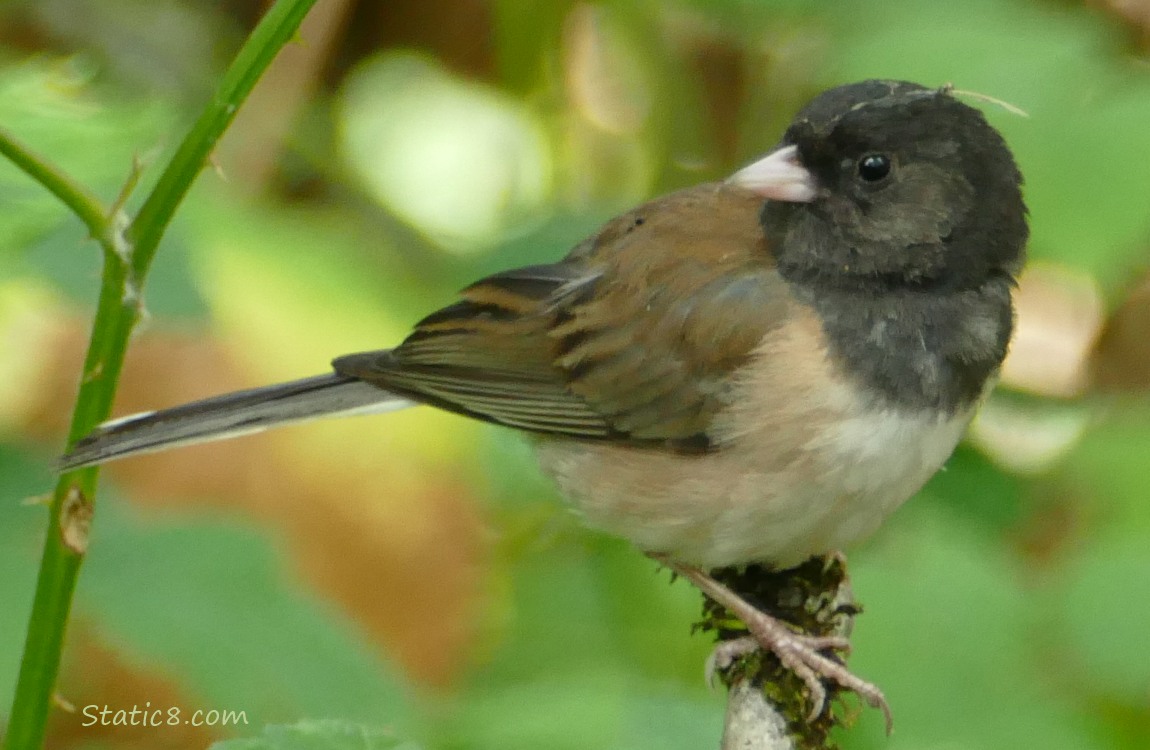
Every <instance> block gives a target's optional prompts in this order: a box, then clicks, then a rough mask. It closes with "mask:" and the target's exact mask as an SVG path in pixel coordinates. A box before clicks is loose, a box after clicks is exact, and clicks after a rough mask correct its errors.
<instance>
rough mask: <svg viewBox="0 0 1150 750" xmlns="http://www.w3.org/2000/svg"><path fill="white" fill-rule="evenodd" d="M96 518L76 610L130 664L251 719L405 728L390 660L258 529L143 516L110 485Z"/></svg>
mask: <svg viewBox="0 0 1150 750" xmlns="http://www.w3.org/2000/svg"><path fill="white" fill-rule="evenodd" d="M98 521H99V522H98V523H97V524H96V527H95V532H94V535H93V540H92V546H91V548H90V551H89V557H88V561H87V563H86V566H85V576H84V578H83V579H82V580H81V583H80V588H79V592H78V604H79V609H80V613H81V616H83V617H85V618H86V619H88V620H89V621H91V622H92V623H93V624H94V626H95V627H96V628H97V630H98V632H99V634H100V637H101V638H102V639H103V640H104V641H106V642H107V643H108V644H109V645H111V646H113V647H114V648H115V649H116V650H117V652H118V653H119V654H121V655H122V657H123V658H124V659H125V660H126V661H128V662H129V663H132V664H135V665H137V666H138V667H139V668H140V669H143V670H147V671H156V670H159V671H161V672H163V673H167V674H169V675H170V676H171V678H172V679H173V680H175V681H176V682H177V683H178V684H179V685H180V686H181V687H182V688H183V690H185V691H186V692H187V694H189V695H191V696H193V697H194V698H195V699H196V700H197V701H200V705H210V706H212V707H218V708H221V709H223V708H227V709H229V710H236V711H239V710H243V711H246V712H247V715H248V717H249V720H250V721H251V723H253V724H255V725H260V724H263V723H267V722H270V721H275V720H283V719H292V718H296V717H299V716H307V715H314V716H327V717H333V718H344V719H348V720H359V721H367V720H370V721H385V722H389V723H392V724H394V725H395V726H401V727H410V725H411V716H410V711H409V706H408V704H407V698H406V696H405V695H404V691H403V690H402V689H401V688H400V687H399V685H398V683H397V682H396V680H395V678H394V677H393V676H392V670H391V669H390V668H388V666H387V665H386V664H385V663H384V662H383V660H382V659H381V658H380V655H379V654H378V653H376V652H375V651H374V649H373V648H372V647H371V646H369V645H368V644H367V643H366V642H365V640H364V637H363V635H362V634H361V633H359V632H357V631H356V628H355V627H354V626H353V625H352V624H351V623H349V622H348V621H347V620H346V619H345V617H344V615H343V614H342V613H340V612H338V611H337V610H335V609H334V608H333V607H332V606H331V605H328V604H325V603H323V602H320V601H318V600H317V599H316V598H315V597H314V595H312V594H311V593H309V592H308V591H307V590H306V589H304V587H302V586H301V585H300V583H299V582H298V581H293V580H292V579H291V578H290V577H289V576H288V575H287V574H286V573H285V571H284V570H283V568H282V565H283V563H282V560H281V559H280V558H279V556H278V555H277V554H275V552H274V548H273V546H272V544H271V540H269V539H268V538H267V536H266V534H265V533H263V532H259V531H257V530H255V529H253V528H251V527H249V526H247V525H246V524H242V523H239V522H238V521H235V520H232V521H229V520H227V519H223V518H210V517H207V516H193V515H184V514H180V515H176V514H172V515H165V516H155V515H149V516H148V517H146V518H145V517H143V516H141V515H140V514H138V513H136V512H133V511H131V510H130V509H129V508H127V507H125V506H124V505H123V504H122V503H120V502H117V501H116V500H115V499H114V495H113V494H112V493H105V499H104V502H103V503H102V504H101V507H100V514H99V519H98ZM271 686H274V689H271ZM76 700H77V701H78V702H85V701H84V699H83V697H82V696H76ZM94 702H99V701H94Z"/></svg>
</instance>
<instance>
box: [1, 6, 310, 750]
mask: <svg viewBox="0 0 1150 750" xmlns="http://www.w3.org/2000/svg"><path fill="white" fill-rule="evenodd" d="M314 4H315V0H277V2H276V3H275V4H274V5H273V6H272V7H271V9H270V10H268V12H267V13H266V14H265V15H264V17H263V19H261V21H260V23H259V24H258V25H257V26H256V28H255V30H254V31H253V32H252V35H251V36H250V37H249V38H248V40H247V42H245V44H244V46H243V47H242V48H241V49H240V51H239V54H238V55H237V56H236V59H235V60H234V61H233V62H232V64H231V66H229V68H228V70H227V72H226V73H225V74H224V78H223V80H222V81H221V82H220V87H219V89H218V90H217V92H216V94H215V96H214V97H213V99H212V101H211V103H209V104H208V106H207V107H205V109H204V111H203V113H202V114H201V115H200V117H199V119H197V120H196V122H195V124H194V125H193V126H192V129H191V130H190V132H189V133H188V135H187V136H186V137H185V138H184V140H183V142H182V143H181V144H180V147H179V148H178V149H177V151H176V154H175V155H174V156H173V157H172V159H171V161H170V162H169V163H168V165H167V167H166V168H165V169H164V171H163V173H162V174H161V175H160V179H159V180H158V181H157V183H156V186H155V187H154V188H153V190H152V192H151V193H150V194H149V195H148V197H147V198H146V199H145V201H144V204H143V206H142V207H141V209H140V212H139V213H138V214H137V216H136V218H135V220H134V221H132V222H131V223H130V224H129V225H128V226H127V228H126V231H123V232H122V231H121V224H122V217H121V216H118V215H117V216H111V217H109V216H107V211H106V209H104V208H103V206H102V205H101V204H100V202H99V201H98V200H97V199H95V198H94V197H93V196H91V194H90V193H88V192H87V191H86V190H85V189H83V188H82V187H80V186H78V185H77V184H76V183H74V182H73V181H72V180H71V179H69V178H68V177H67V176H66V175H64V173H63V172H62V171H60V170H58V169H56V168H55V167H53V166H51V165H50V164H48V163H47V162H46V161H45V160H44V159H42V158H41V157H38V156H36V155H35V154H33V153H32V152H31V151H30V150H28V149H26V148H23V147H22V146H20V145H19V144H18V143H17V142H16V141H14V140H13V139H11V138H9V137H7V136H6V134H4V133H0V153H2V154H3V155H5V156H7V157H8V158H9V159H11V160H12V161H13V162H14V163H15V164H16V165H17V166H19V167H20V168H21V169H23V170H24V171H25V172H27V173H28V174H29V175H31V176H32V177H33V178H34V179H36V180H37V181H38V182H40V183H41V184H42V185H44V186H45V187H46V188H47V189H48V190H49V191H51V192H52V193H53V194H54V195H56V196H57V197H59V198H60V200H62V201H63V202H64V204H65V205H67V206H68V207H69V208H70V209H72V210H73V211H74V212H75V213H76V215H77V216H79V217H80V219H81V220H82V221H84V223H85V224H86V225H88V227H89V228H90V229H92V234H93V236H94V237H96V238H97V240H98V241H99V242H100V243H101V246H102V247H104V249H105V253H104V258H105V260H104V275H103V280H102V284H101V288H100V299H99V303H98V305H97V308H96V318H95V320H94V322H93V326H92V337H91V341H90V343H89V346H88V353H87V356H86V358H85V361H84V370H83V377H82V379H81V382H80V392H79V395H78V396H77V399H76V409H75V411H74V412H73V415H72V424H71V428H70V429H69V432H68V444H69V445H72V444H74V443H75V442H76V441H77V440H78V439H80V438H81V437H82V436H83V435H85V434H87V433H88V432H90V431H91V430H92V428H94V427H95V426H96V425H97V424H99V423H100V422H102V421H104V419H106V418H107V416H108V414H109V412H110V411H111V407H112V399H113V397H114V396H115V391H116V383H117V381H118V380H119V376H120V370H121V368H122V367H123V362H124V354H125V352H126V350H127V346H128V336H129V334H130V333H131V331H132V328H133V326H134V325H135V324H136V321H137V320H138V319H139V316H140V309H141V302H140V300H141V296H140V295H141V294H142V285H143V283H144V279H145V277H146V275H147V272H148V269H149V267H150V266H151V262H152V259H153V258H154V257H155V254H156V250H157V248H158V247H159V243H160V239H161V238H162V237H163V234H164V231H165V230H166V229H167V227H168V224H169V223H170V222H171V219H172V216H173V215H174V214H175V212H176V209H177V208H178V207H179V204H180V202H181V201H182V200H183V198H184V196H185V195H186V194H187V192H188V190H189V189H190V187H191V185H192V183H193V182H194V181H195V179H196V177H197V176H198V175H199V173H200V170H201V169H202V168H203V165H204V163H205V162H206V160H207V158H208V156H209V154H210V153H211V151H212V149H213V148H214V147H215V144H216V142H217V141H218V140H219V138H220V136H221V135H222V134H223V132H224V130H225V129H226V128H227V126H228V124H229V123H230V122H231V120H232V118H233V117H234V116H235V113H236V111H237V110H238V109H239V106H240V104H241V103H242V102H243V101H244V99H245V98H246V97H247V95H248V93H249V92H250V91H251V89H252V87H253V86H254V85H255V83H256V81H257V80H259V77H260V76H261V75H262V74H263V72H264V70H265V69H266V68H267V66H268V64H270V63H271V61H272V59H273V58H274V57H275V56H276V54H277V53H278V52H279V50H280V49H281V48H282V47H283V46H284V45H285V44H286V43H287V42H288V41H290V40H291V38H292V37H293V36H294V35H295V33H296V31H297V30H298V28H299V25H300V23H301V22H302V21H303V19H304V17H305V16H306V15H307V13H308V11H309V10H310V9H311V6H312V5H314ZM97 476H98V473H97V469H95V468H86V469H80V470H78V471H73V472H69V473H67V474H64V475H62V476H61V477H60V479H59V481H58V483H57V485H56V489H55V492H54V494H53V497H52V504H51V511H50V520H49V525H48V534H47V538H46V539H45V542H44V553H43V556H42V558H41V563H40V573H39V577H38V579H37V583H36V595H35V599H34V600H33V604H32V613H31V616H30V618H29V623H28V635H27V640H26V641H25V645H24V655H23V658H22V660H21V663H20V676H19V680H18V682H17V685H16V696H15V700H14V702H13V704H12V713H11V716H10V717H9V724H8V734H7V736H6V737H5V738H4V748H5V749H6V750H37V749H38V748H40V747H42V746H43V743H44V737H45V733H46V729H47V723H48V715H49V709H50V705H51V701H52V697H53V691H54V690H55V685H56V677H57V674H58V672H59V667H60V656H61V652H62V650H63V645H64V636H65V631H66V629H67V623H68V614H69V612H70V610H71V606H72V595H73V592H74V591H75V588H76V581H77V578H78V576H79V572H80V565H81V563H82V562H83V558H84V552H85V550H86V545H87V524H88V522H89V521H90V516H91V510H92V503H93V500H94V495H95V490H96V482H97Z"/></svg>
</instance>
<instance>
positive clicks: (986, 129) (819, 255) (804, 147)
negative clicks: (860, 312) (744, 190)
mask: <svg viewBox="0 0 1150 750" xmlns="http://www.w3.org/2000/svg"><path fill="white" fill-rule="evenodd" d="M788 149H789V150H788ZM780 152H781V153H787V154H790V157H791V159H792V161H793V162H795V164H796V166H799V167H801V168H802V169H804V170H805V171H806V172H808V173H809V180H810V181H809V183H807V184H806V187H807V188H808V190H809V193H808V194H806V195H800V196H798V197H799V198H800V199H799V200H794V199H793V198H794V196H792V200H786V201H781V200H772V201H768V202H767V203H766V205H765V208H764V211H763V215H762V221H763V224H764V228H765V230H766V232H767V235H768V236H770V237H772V238H775V242H774V244H773V245H772V249H773V251H774V253H775V255H776V258H777V261H778V264H779V270H780V272H781V273H782V274H783V275H784V276H785V277H787V278H789V279H791V280H792V281H797V282H806V283H814V284H825V285H829V286H833V287H838V288H843V287H846V288H852V287H854V288H866V289H872V288H878V289H882V288H892V287H894V288H898V287H908V286H909V287H943V288H951V289H961V288H968V287H971V286H977V285H978V284H980V283H982V282H983V281H984V280H985V279H986V278H988V276H992V275H995V274H999V273H1002V274H1008V275H1011V274H1013V273H1014V272H1015V271H1017V270H1018V267H1019V266H1020V265H1021V262H1022V253H1023V247H1024V246H1025V243H1026V237H1027V226H1026V208H1025V205H1024V204H1023V200H1022V192H1021V183H1022V177H1021V175H1020V173H1019V171H1018V168H1017V166H1016V165H1015V163H1014V159H1013V157H1012V156H1011V153H1010V151H1009V149H1008V148H1007V146H1006V144H1005V143H1004V141H1003V139H1002V137H1001V136H1000V135H999V134H998V132H997V131H996V130H995V129H994V128H992V127H991V126H990V125H989V124H988V123H987V122H986V120H985V119H984V117H983V115H982V113H981V112H979V111H978V110H977V109H975V108H973V107H970V106H968V105H966V104H964V103H962V102H960V101H958V100H957V99H956V98H955V97H954V96H952V95H951V93H950V91H949V89H945V88H944V89H927V88H924V87H922V86H919V85H917V84H913V83H907V82H901V81H865V82H862V83H856V84H852V85H848V86H841V87H839V88H835V89H831V90H829V91H827V92H825V93H823V94H822V95H820V96H818V97H817V98H815V99H814V100H813V101H812V102H810V103H809V104H808V105H807V106H806V107H804V108H803V109H802V111H800V112H799V114H798V115H797V116H796V118H795V120H794V122H793V124H792V125H791V126H790V128H789V129H788V130H787V132H786V134H785V136H784V137H783V142H782V144H781V146H780V149H779V150H778V151H776V153H780Z"/></svg>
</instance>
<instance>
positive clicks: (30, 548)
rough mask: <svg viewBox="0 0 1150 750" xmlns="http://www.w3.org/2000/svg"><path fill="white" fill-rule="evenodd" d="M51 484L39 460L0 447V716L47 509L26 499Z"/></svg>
mask: <svg viewBox="0 0 1150 750" xmlns="http://www.w3.org/2000/svg"><path fill="white" fill-rule="evenodd" d="M51 480H52V475H51V472H50V471H49V469H48V466H47V463H46V462H45V461H44V460H42V458H40V459H38V458H36V457H34V456H32V455H30V454H28V453H25V452H23V451H20V450H17V449H15V448H13V447H11V446H6V445H3V444H0V602H2V604H0V706H2V707H3V709H0V716H3V714H4V713H5V712H7V710H8V706H10V705H12V695H13V691H14V690H15V688H16V674H17V671H18V670H19V667H20V644H22V643H23V642H24V636H25V634H26V633H27V629H28V609H29V608H30V607H31V606H32V594H33V591H34V589H35V584H36V565H37V564H38V563H39V562H40V547H41V546H42V542H41V540H42V537H43V534H44V532H43V525H44V521H45V516H46V511H47V506H46V505H45V504H30V503H29V502H28V501H29V500H32V499H34V498H35V497H36V496H38V495H44V496H45V497H46V495H45V493H47V492H48V489H49V487H50V486H51V485H50V482H51ZM2 724H3V722H2V721H0V725H2Z"/></svg>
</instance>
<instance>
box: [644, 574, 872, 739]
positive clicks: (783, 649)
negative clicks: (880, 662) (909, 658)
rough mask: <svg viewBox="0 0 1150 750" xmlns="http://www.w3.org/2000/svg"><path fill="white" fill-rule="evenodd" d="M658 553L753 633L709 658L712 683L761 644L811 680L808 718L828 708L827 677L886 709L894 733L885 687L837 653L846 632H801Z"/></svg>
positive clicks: (724, 645)
mask: <svg viewBox="0 0 1150 750" xmlns="http://www.w3.org/2000/svg"><path fill="white" fill-rule="evenodd" d="M653 557H655V559H657V560H659V561H660V562H662V563H663V564H665V565H667V566H668V567H670V568H671V569H672V570H674V571H675V573H677V574H678V575H681V576H683V577H684V578H687V579H688V580H690V581H691V582H692V583H693V584H695V586H696V587H698V588H699V589H700V590H701V591H702V592H703V593H704V594H706V595H707V596H708V597H710V598H711V599H712V600H713V601H715V602H716V603H717V604H719V605H721V606H722V607H724V608H726V609H727V611H729V612H730V613H731V614H733V615H734V616H735V617H737V618H738V619H739V620H740V621H742V623H743V624H744V625H745V626H746V627H747V630H748V631H749V632H750V635H747V636H743V637H741V638H735V639H731V640H727V641H723V642H721V643H719V644H718V645H717V646H716V647H715V650H714V651H713V652H712V654H711V656H710V658H708V659H707V665H706V674H707V680H708V682H713V679H714V676H715V674H716V673H717V672H719V671H723V670H725V669H727V668H729V667H730V666H731V665H733V664H734V663H735V662H736V661H737V660H739V659H740V658H742V657H744V656H747V655H750V654H752V653H754V652H755V651H757V650H760V649H761V650H763V651H765V652H768V653H771V654H774V655H775V656H776V657H777V658H778V660H779V662H780V663H781V664H782V665H783V667H784V668H786V669H788V670H790V671H791V672H793V673H794V674H795V675H796V676H797V677H798V678H799V679H800V680H802V681H803V684H804V685H806V687H807V691H808V694H809V696H810V702H811V710H810V713H809V714H808V716H807V720H808V721H814V720H815V719H817V718H818V717H819V716H820V715H821V714H822V712H823V710H824V709H825V708H826V703H827V688H826V685H825V684H824V680H825V681H826V682H829V683H832V684H834V685H837V686H839V687H840V688H843V689H846V690H850V691H853V692H854V693H857V694H858V696H859V697H860V698H861V699H862V700H863V701H864V702H866V704H867V705H869V706H871V707H872V708H877V709H879V710H881V711H882V713H883V716H884V717H885V719H886V728H887V733H888V734H889V733H890V731H891V727H892V717H891V711H890V705H889V704H888V703H887V701H886V697H885V696H884V695H883V693H882V690H880V689H879V688H878V686H877V685H874V684H873V683H870V682H867V681H866V680H863V679H862V678H860V677H858V676H856V675H855V674H854V673H852V672H851V671H850V670H849V669H847V667H846V665H844V664H843V663H842V662H841V661H839V660H838V658H836V656H835V655H834V652H844V653H846V652H849V651H850V642H849V641H848V640H847V639H846V638H845V637H842V636H837V635H819V636H816V635H807V634H805V633H798V632H795V630H794V629H793V628H792V627H791V626H789V625H787V624H786V623H785V622H783V621H781V620H779V619H778V618H775V617H772V616H771V615H769V614H767V613H765V612H763V611H762V610H760V609H758V608H757V607H755V606H754V605H752V604H751V603H749V602H748V601H747V600H746V599H744V598H743V597H742V596H740V595H739V594H737V593H736V592H735V591H733V590H732V589H730V588H728V587H727V586H725V585H724V584H722V583H720V582H719V581H717V580H715V579H714V578H713V577H711V576H710V575H708V574H707V573H706V572H704V571H702V570H700V569H699V568H694V567H691V566H687V565H681V564H679V563H675V562H674V561H672V560H670V559H668V558H666V557H663V556H653ZM828 652H829V653H828Z"/></svg>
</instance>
